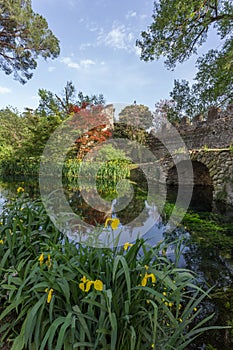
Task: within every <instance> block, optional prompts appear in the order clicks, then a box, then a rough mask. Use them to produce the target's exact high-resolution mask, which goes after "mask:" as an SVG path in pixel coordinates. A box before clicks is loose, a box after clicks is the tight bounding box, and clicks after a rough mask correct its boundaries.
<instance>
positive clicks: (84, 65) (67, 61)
mask: <svg viewBox="0 0 233 350" xmlns="http://www.w3.org/2000/svg"><path fill="white" fill-rule="evenodd" d="M61 62H62V63H64V64H65V65H66V66H67V67H69V68H73V69H81V68H83V69H86V68H89V67H90V66H94V65H95V64H96V63H95V62H94V61H93V60H91V59H85V60H81V61H80V62H75V61H73V60H72V59H71V58H70V57H63V58H62V59H61Z"/></svg>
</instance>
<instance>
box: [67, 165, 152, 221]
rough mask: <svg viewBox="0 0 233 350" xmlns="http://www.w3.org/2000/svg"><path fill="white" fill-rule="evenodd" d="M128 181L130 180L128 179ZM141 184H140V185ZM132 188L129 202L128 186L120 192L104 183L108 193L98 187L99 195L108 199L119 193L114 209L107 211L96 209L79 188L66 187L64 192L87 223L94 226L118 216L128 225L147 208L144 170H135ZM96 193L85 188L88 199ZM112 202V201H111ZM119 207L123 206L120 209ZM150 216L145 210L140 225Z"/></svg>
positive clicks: (131, 181)
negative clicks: (85, 198)
mask: <svg viewBox="0 0 233 350" xmlns="http://www.w3.org/2000/svg"><path fill="white" fill-rule="evenodd" d="M126 181H128V180H126ZM138 184H140V186H139V185H138ZM130 185H131V188H130V189H128V190H129V192H131V195H132V199H131V200H130V201H129V203H128V198H131V197H130V193H127V188H124V187H123V188H122V187H121V191H120V193H119V194H118V193H117V189H116V188H112V185H111V184H109V186H106V183H105V184H104V188H105V189H107V191H108V193H107V192H106V191H105V193H104V195H103V194H102V191H101V188H98V190H99V195H100V196H101V197H102V198H103V199H105V200H108V198H109V197H112V194H113V193H114V192H115V193H116V196H117V195H119V197H118V198H116V199H114V200H113V201H112V211H111V210H110V211H109V212H107V213H106V211H104V210H103V211H101V210H96V209H94V208H92V207H91V206H90V205H89V204H88V203H87V202H86V201H85V200H84V198H83V197H82V193H81V192H80V190H79V189H77V188H76V189H75V188H70V187H66V188H65V190H64V192H65V195H66V198H67V199H68V201H69V204H70V206H71V208H72V210H73V211H74V212H75V213H76V214H77V215H79V216H80V217H81V218H82V219H83V220H84V221H85V222H86V223H88V224H91V225H93V226H95V225H97V224H101V225H103V224H104V223H105V221H106V219H107V218H108V217H111V216H117V218H119V219H120V222H121V224H122V225H126V224H128V223H130V222H131V221H133V220H134V219H135V218H137V217H138V216H139V215H140V214H141V213H142V212H143V209H144V208H145V200H146V197H147V182H146V179H145V176H144V174H143V172H142V171H141V170H140V169H136V171H133V178H132V179H130ZM95 195H96V193H95V192H94V190H92V189H91V188H90V189H88V190H85V196H86V197H88V201H89V202H92V201H91V199H93V198H94V197H95ZM110 203H111V201H110ZM114 207H115V208H116V212H114ZM117 208H123V209H122V210H119V209H117ZM147 218H148V213H147V211H144V212H143V214H142V215H141V217H140V223H138V225H143V223H144V221H145V220H146V219H147Z"/></svg>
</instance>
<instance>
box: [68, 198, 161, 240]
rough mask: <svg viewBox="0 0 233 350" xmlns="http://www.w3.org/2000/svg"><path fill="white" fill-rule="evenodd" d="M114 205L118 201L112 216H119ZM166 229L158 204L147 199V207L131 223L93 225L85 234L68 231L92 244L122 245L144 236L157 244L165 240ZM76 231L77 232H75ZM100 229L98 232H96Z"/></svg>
mask: <svg viewBox="0 0 233 350" xmlns="http://www.w3.org/2000/svg"><path fill="white" fill-rule="evenodd" d="M114 205H117V202H116V201H115V200H114V201H113V208H112V209H113V210H112V215H111V217H112V218H117V217H118V215H117V213H115V212H114ZM165 230H166V226H165V225H164V224H163V223H162V218H161V216H160V214H159V211H158V208H157V207H156V205H149V204H148V203H147V202H146V201H145V207H144V210H143V212H142V213H140V214H139V215H138V216H137V217H136V218H135V219H134V220H132V221H131V222H130V223H127V224H125V225H123V224H122V223H120V224H119V225H118V227H117V229H116V230H112V229H111V227H103V226H101V225H100V226H99V231H98V227H96V228H95V227H93V229H88V230H87V231H86V232H85V234H83V233H80V231H79V230H78V229H77V230H72V233H71V231H70V232H67V235H68V236H69V238H70V239H72V240H74V241H76V242H82V243H85V242H86V243H87V244H88V245H90V243H91V242H92V243H93V245H94V246H100V247H101V246H102V247H103V246H105V247H107V246H108V247H113V246H116V245H117V246H121V245H124V244H125V243H126V242H129V243H132V242H134V241H135V240H136V239H137V238H144V239H145V240H147V242H148V244H150V245H152V246H153V245H156V244H157V243H158V242H159V241H161V240H163V238H164V237H163V233H164V231H165ZM75 231H76V232H75ZM97 231H98V234H96V232H97Z"/></svg>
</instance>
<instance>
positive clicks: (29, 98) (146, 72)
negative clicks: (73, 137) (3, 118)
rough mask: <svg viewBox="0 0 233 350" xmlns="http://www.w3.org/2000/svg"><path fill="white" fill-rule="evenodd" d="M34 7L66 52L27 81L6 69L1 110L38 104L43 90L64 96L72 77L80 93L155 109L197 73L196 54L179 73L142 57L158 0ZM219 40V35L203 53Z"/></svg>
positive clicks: (56, 1)
mask: <svg viewBox="0 0 233 350" xmlns="http://www.w3.org/2000/svg"><path fill="white" fill-rule="evenodd" d="M32 7H33V10H34V11H35V12H38V13H40V14H41V15H43V16H44V17H45V18H46V19H47V21H48V24H49V27H50V29H51V30H52V31H53V33H54V34H55V35H56V36H57V37H58V39H59V40H60V47H61V53H60V56H59V57H58V58H57V59H55V60H47V61H44V60H42V59H40V60H39V61H38V67H37V69H36V70H35V71H34V74H33V77H32V79H31V80H29V81H28V82H27V83H26V84H25V85H21V84H20V83H19V82H18V81H15V80H14V79H13V75H10V76H7V75H5V73H4V72H0V108H4V107H5V106H9V105H10V106H13V107H17V108H18V110H19V111H23V110H24V107H30V108H36V107H37V105H38V89H40V88H44V89H47V90H50V91H52V92H54V93H57V94H59V93H61V91H62V89H63V88H64V86H65V84H66V82H67V81H70V80H71V81H72V82H73V83H74V85H75V87H76V89H77V91H83V93H84V94H88V95H91V94H99V93H102V94H103V95H104V97H105V99H106V102H107V103H127V104H131V103H133V101H134V100H136V101H137V103H138V104H141V103H142V104H145V105H147V106H148V107H150V109H151V110H154V104H155V103H156V102H158V101H159V100H160V99H164V98H169V92H170V91H171V90H172V87H173V81H174V79H187V80H190V81H191V80H192V78H193V77H194V74H195V65H194V64H195V60H196V57H195V56H194V57H192V58H191V59H190V60H189V61H188V62H186V63H184V64H182V65H178V66H177V68H176V69H175V70H174V71H168V70H166V68H165V67H164V65H163V60H162V59H161V60H159V61H153V62H150V63H148V62H142V61H141V60H140V54H139V51H138V49H137V48H136V46H135V41H136V39H137V38H139V37H140V32H141V31H142V30H145V29H146V28H147V26H148V25H149V24H150V23H151V16H152V12H153V0H144V1H142V0H118V1H115V0H89V1H88V0H32ZM214 42H216V38H215V36H214V35H213V36H211V37H210V39H209V41H208V43H207V45H205V47H204V48H203V51H204V50H205V49H207V48H208V47H211V46H213V43H214ZM214 46H215V45H214Z"/></svg>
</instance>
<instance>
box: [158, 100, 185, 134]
mask: <svg viewBox="0 0 233 350" xmlns="http://www.w3.org/2000/svg"><path fill="white" fill-rule="evenodd" d="M167 121H169V122H170V123H172V124H174V123H176V122H179V121H180V116H179V113H178V112H177V104H176V103H175V101H174V100H160V101H159V102H157V103H156V104H155V118H154V121H153V124H154V127H155V129H160V128H161V127H162V126H163V125H165V124H167Z"/></svg>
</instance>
